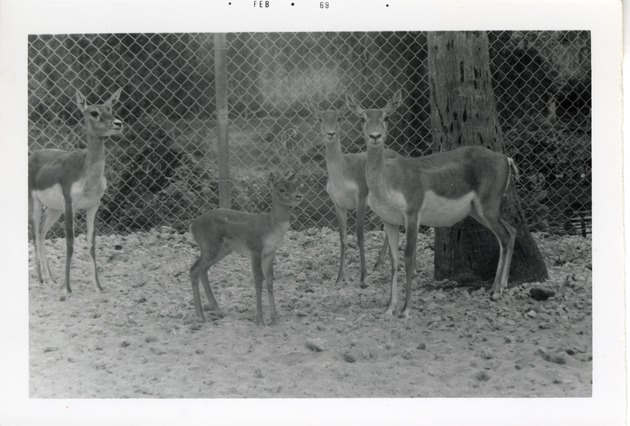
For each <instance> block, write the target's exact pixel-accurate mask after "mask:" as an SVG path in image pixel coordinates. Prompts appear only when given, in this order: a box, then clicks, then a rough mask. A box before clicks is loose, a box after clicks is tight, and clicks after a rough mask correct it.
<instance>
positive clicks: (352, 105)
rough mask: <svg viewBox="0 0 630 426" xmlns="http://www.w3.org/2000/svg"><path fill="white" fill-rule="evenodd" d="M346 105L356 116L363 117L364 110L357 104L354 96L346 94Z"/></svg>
mask: <svg viewBox="0 0 630 426" xmlns="http://www.w3.org/2000/svg"><path fill="white" fill-rule="evenodd" d="M346 105H347V106H348V109H349V110H350V111H352V112H353V113H355V114H356V115H358V116H361V115H363V111H364V109H363V108H361V105H359V102H357V100H356V99H355V98H354V96H352V95H351V94H349V93H346Z"/></svg>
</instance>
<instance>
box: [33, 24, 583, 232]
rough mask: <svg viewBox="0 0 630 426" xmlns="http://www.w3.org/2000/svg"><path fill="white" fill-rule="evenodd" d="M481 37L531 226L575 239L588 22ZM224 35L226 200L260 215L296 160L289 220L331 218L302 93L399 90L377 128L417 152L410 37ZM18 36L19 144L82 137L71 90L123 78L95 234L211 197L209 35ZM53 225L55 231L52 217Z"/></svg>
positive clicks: (349, 127)
mask: <svg viewBox="0 0 630 426" xmlns="http://www.w3.org/2000/svg"><path fill="white" fill-rule="evenodd" d="M488 35H489V40H490V57H491V64H490V66H491V70H492V75H493V87H494V90H495V95H496V100H497V109H498V113H499V120H500V124H501V127H502V130H503V134H504V144H505V151H506V153H508V154H509V155H510V156H512V157H513V158H514V159H515V160H516V162H517V164H518V167H519V169H520V173H521V176H522V177H521V179H520V180H519V181H518V182H517V190H518V193H519V195H520V197H521V199H522V200H523V202H522V205H523V206H524V208H525V215H526V219H527V220H528V223H529V224H530V228H531V229H533V230H536V231H547V232H552V233H578V234H583V235H585V234H586V233H588V232H590V214H591V213H590V212H591V125H590V105H591V82H590V81H591V80H590V70H591V64H590V58H591V55H590V33H589V32H587V31H554V32H550V31H546V32H531V31H530V32H521V31H504V32H490V33H489V34H488ZM226 44H227V46H226V47H227V51H226V53H227V75H228V87H227V90H228V100H229V130H228V135H229V136H228V140H229V153H230V160H229V170H230V180H231V206H232V208H235V209H239V210H247V211H252V212H263V211H268V209H269V203H270V195H269V193H268V189H267V176H268V174H269V172H272V171H276V172H284V171H286V170H287V169H297V170H298V171H299V175H300V176H301V179H303V182H304V192H305V195H306V201H305V203H304V204H303V207H302V208H298V209H296V210H295V217H294V220H293V228H294V229H295V228H296V229H303V228H308V227H313V226H316V227H320V226H332V227H335V226H336V223H335V215H334V209H333V206H332V203H331V201H330V198H329V197H328V195H327V194H326V192H325V185H326V171H325V162H324V148H323V146H321V144H320V143H319V138H320V137H319V130H318V127H317V126H318V123H317V120H316V119H315V117H313V116H312V114H311V113H310V112H309V110H308V108H307V106H306V101H307V99H312V100H314V101H315V102H316V103H317V104H318V105H319V106H320V107H321V108H324V109H327V108H341V107H342V105H343V96H344V94H345V93H351V94H353V95H354V96H355V97H356V98H357V99H360V100H362V103H364V104H366V105H368V104H372V105H384V104H385V102H386V100H387V99H388V98H389V97H391V95H392V94H393V93H394V92H395V91H396V90H397V89H399V88H400V89H402V91H403V93H404V97H405V100H404V108H401V109H399V113H398V114H396V115H395V116H394V117H393V120H394V121H393V122H392V123H391V124H390V125H391V130H390V135H391V137H390V141H391V142H390V146H389V147H390V148H393V149H395V150H397V151H399V152H400V153H402V154H405V155H409V156H418V155H424V154H428V153H430V152H431V128H430V111H429V88H428V85H427V73H428V69H427V43H426V34H425V33H422V32H368V33H356V32H352V33H351V32H326V33H230V34H227V36H226ZM28 46H29V50H28V53H29V54H28V72H29V76H28V84H29V90H28V97H29V98H28V120H29V123H28V124H29V126H28V130H29V140H28V147H29V151H33V150H35V149H40V148H61V149H68V150H72V149H80V148H83V147H84V146H85V141H84V138H85V129H84V126H83V123H82V118H81V115H80V113H79V109H78V108H77V106H76V105H75V103H74V99H75V92H76V91H80V92H81V93H83V94H84V95H85V96H86V97H87V98H88V101H89V102H93V103H96V102H99V101H102V100H105V99H106V98H107V97H109V96H110V95H111V94H112V93H113V92H114V91H115V90H116V89H117V88H118V87H122V88H123V94H122V96H121V102H120V104H118V105H117V106H116V107H115V108H114V110H115V113H116V116H117V117H119V118H120V119H122V120H123V121H124V123H125V126H126V130H125V133H124V136H123V137H118V138H110V139H108V140H107V141H106V144H105V148H106V164H107V165H106V172H105V173H106V177H107V180H108V189H107V191H106V193H105V196H104V197H103V200H102V204H101V205H102V207H101V209H100V211H99V218H98V219H99V220H98V227H99V233H111V232H116V233H125V232H133V231H136V230H143V229H150V228H153V227H156V226H163V225H167V226H171V227H174V228H176V229H178V230H187V229H188V226H189V224H190V222H191V220H192V219H193V218H195V217H196V216H198V215H200V214H201V213H203V212H204V211H207V210H209V209H212V208H216V207H217V206H218V183H217V182H218V177H217V164H218V162H219V160H218V158H217V121H216V108H215V90H216V88H215V78H214V76H215V52H214V50H215V49H214V47H215V46H214V37H213V35H212V34H72V35H31V36H29V40H28ZM355 121H356V120H353V119H351V118H348V119H347V120H345V121H343V122H342V124H341V130H342V146H343V149H344V150H345V151H347V152H356V151H361V150H364V147H363V143H362V141H361V138H360V135H359V129H358V127H357V123H355ZM78 223H79V224H80V225H79V226H83V225H82V221H78ZM370 223H371V226H377V224H378V221H376V220H372V221H371V222H370ZM349 224H350V226H353V224H352V222H351V221H350V222H349ZM53 232H54V233H55V234H57V235H58V236H61V235H63V230H62V224H61V223H60V224H58V225H57V228H53Z"/></svg>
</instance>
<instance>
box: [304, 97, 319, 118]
mask: <svg viewBox="0 0 630 426" xmlns="http://www.w3.org/2000/svg"><path fill="white" fill-rule="evenodd" d="M306 106H307V107H308V110H309V111H310V112H311V114H313V115H314V116H315V117H317V116H318V115H319V112H320V109H319V107H318V106H317V104H316V103H315V101H313V100H312V99H311V98H307V99H306Z"/></svg>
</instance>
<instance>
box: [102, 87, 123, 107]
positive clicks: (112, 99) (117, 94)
mask: <svg viewBox="0 0 630 426" xmlns="http://www.w3.org/2000/svg"><path fill="white" fill-rule="evenodd" d="M121 92H122V87H121V88H119V89H118V90H116V91H115V92H114V94H113V95H112V96H110V98H109V99H108V100H107V101H105V105H109V106H112V105H114V104H115V103H116V102H118V99H119V98H120V94H121Z"/></svg>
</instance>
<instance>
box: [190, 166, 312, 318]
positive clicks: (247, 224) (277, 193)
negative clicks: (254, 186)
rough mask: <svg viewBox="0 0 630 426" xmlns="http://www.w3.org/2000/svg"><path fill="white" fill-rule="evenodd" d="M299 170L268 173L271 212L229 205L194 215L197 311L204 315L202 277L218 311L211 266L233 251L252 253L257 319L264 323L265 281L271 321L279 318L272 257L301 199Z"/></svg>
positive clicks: (193, 279)
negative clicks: (277, 174)
mask: <svg viewBox="0 0 630 426" xmlns="http://www.w3.org/2000/svg"><path fill="white" fill-rule="evenodd" d="M295 175H296V173H295V172H294V173H292V174H291V175H285V176H284V177H283V178H281V179H277V178H276V177H275V175H274V174H273V173H272V174H271V175H270V176H269V188H270V190H271V199H272V202H271V212H270V213H247V212H241V211H236V210H230V209H215V210H211V211H209V212H208V213H205V214H204V215H202V216H200V217H198V218H197V219H195V220H194V221H193V223H192V225H191V232H192V235H193V238H194V239H195V241H196V242H197V244H198V245H199V248H200V249H201V256H199V259H197V261H195V263H194V264H193V265H192V267H191V268H190V279H191V282H192V290H193V298H194V301H195V311H196V312H197V316H199V318H200V319H202V320H203V319H204V315H203V309H202V306H201V296H200V294H199V279H201V282H202V284H203V289H204V291H205V292H206V296H207V297H208V300H209V302H210V308H211V309H212V310H213V311H217V312H218V311H219V305H218V304H217V301H216V299H215V298H214V295H213V294H212V289H211V288H210V282H209V281H208V269H210V267H211V266H213V265H214V264H216V263H217V262H219V261H220V260H221V259H223V258H224V257H226V256H227V255H228V254H230V253H232V252H233V251H235V252H238V253H240V254H243V255H245V256H249V258H250V261H251V266H252V272H253V274H254V286H255V288H256V322H257V323H258V324H260V325H264V324H265V323H264V321H263V315H262V284H263V280H264V281H265V283H266V285H267V292H268V295H269V309H270V311H271V323H272V324H274V323H276V322H277V320H278V313H277V312H276V304H275V300H274V297H273V259H274V256H275V254H276V250H277V249H278V247H280V245H281V244H282V240H283V238H284V234H285V233H286V232H287V230H288V229H289V210H290V208H291V207H295V206H297V205H298V204H300V202H301V201H302V194H300V192H299V190H298V185H297V184H296V183H295V182H294V180H293V179H294V178H295Z"/></svg>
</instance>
